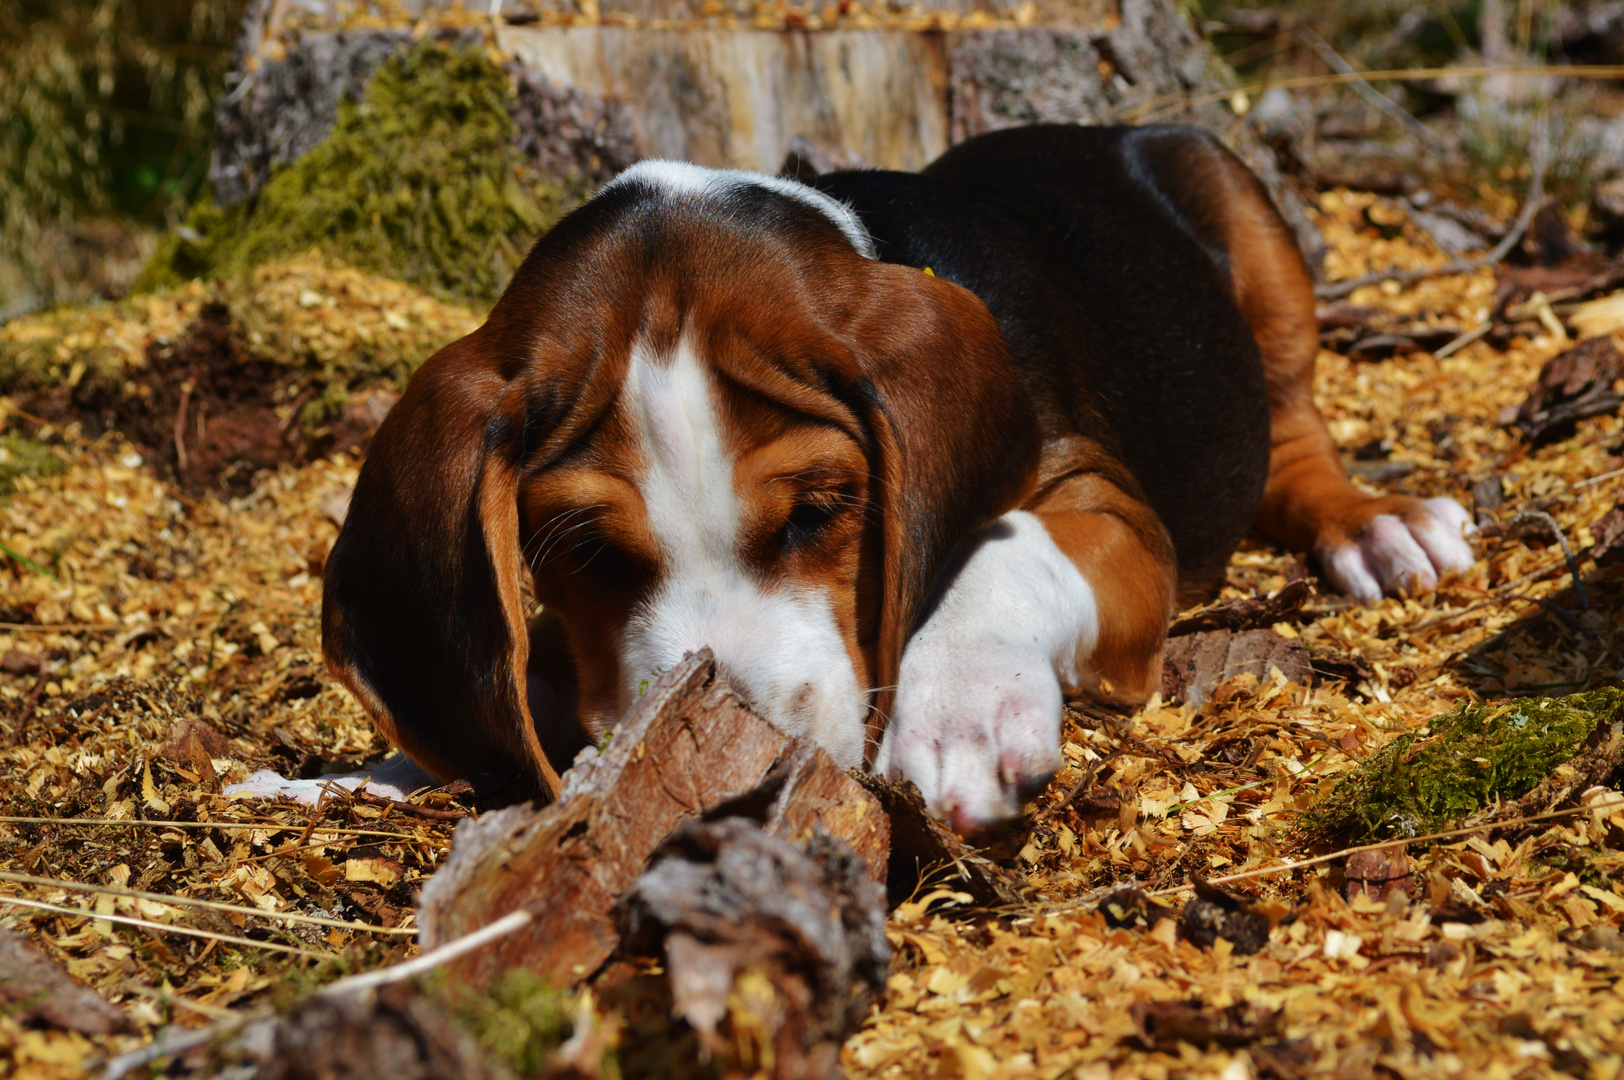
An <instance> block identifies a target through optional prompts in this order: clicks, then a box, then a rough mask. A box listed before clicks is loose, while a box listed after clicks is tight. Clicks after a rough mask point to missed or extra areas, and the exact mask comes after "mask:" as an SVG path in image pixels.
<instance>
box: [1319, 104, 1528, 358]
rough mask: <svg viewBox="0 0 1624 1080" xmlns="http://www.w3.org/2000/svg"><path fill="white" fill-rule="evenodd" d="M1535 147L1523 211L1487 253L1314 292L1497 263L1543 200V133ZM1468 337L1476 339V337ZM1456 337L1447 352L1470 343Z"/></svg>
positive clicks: (1391, 270)
mask: <svg viewBox="0 0 1624 1080" xmlns="http://www.w3.org/2000/svg"><path fill="white" fill-rule="evenodd" d="M1536 149H1537V152H1536V153H1535V155H1534V163H1533V169H1534V179H1533V182H1532V183H1531V184H1530V185H1529V187H1528V198H1527V199H1526V200H1524V201H1523V207H1522V211H1521V212H1520V213H1518V215H1517V220H1516V221H1514V222H1512V224H1511V228H1509V229H1507V230H1506V235H1505V236H1503V237H1501V239H1500V242H1499V243H1498V244H1496V245H1494V247H1492V248H1490V249H1489V251H1488V252H1487V253H1486V254H1483V255H1479V256H1478V257H1477V258H1475V259H1451V260H1449V261H1448V262H1446V263H1443V264H1441V265H1439V266H1426V267H1419V268H1416V269H1412V270H1405V269H1401V268H1399V267H1397V266H1390V267H1388V268H1387V269H1386V270H1378V271H1376V272H1375V273H1371V274H1365V275H1363V276H1361V277H1356V278H1349V279H1347V280H1346V281H1333V282H1330V283H1328V284H1325V285H1319V286H1316V287H1315V289H1314V295H1315V296H1316V297H1318V298H1319V299H1321V300H1340V299H1342V298H1343V297H1344V296H1347V295H1349V294H1350V293H1352V292H1353V291H1354V290H1356V289H1362V288H1364V287H1365V286H1366V285H1380V284H1381V283H1382V282H1384V281H1396V282H1398V283H1399V284H1400V285H1411V284H1414V283H1415V282H1417V281H1425V280H1426V279H1428V278H1434V277H1445V276H1447V275H1449V274H1470V273H1473V272H1475V271H1478V270H1482V269H1484V268H1485V267H1489V266H1496V265H1498V264H1499V263H1500V262H1501V261H1502V260H1504V259H1505V257H1506V256H1507V255H1509V254H1510V253H1511V249H1512V248H1514V247H1516V246H1517V243H1518V241H1520V240H1521V239H1522V237H1523V233H1525V232H1527V231H1528V226H1529V224H1530V223H1532V222H1533V220H1534V215H1535V214H1537V213H1539V208H1540V207H1541V206H1542V205H1543V204H1544V201H1545V158H1546V153H1547V151H1546V148H1545V138H1544V136H1543V133H1542V134H1541V136H1540V141H1539V143H1538V146H1537V148H1536ZM1477 329H1478V328H1476V327H1474V328H1473V330H1472V331H1468V333H1467V334H1463V335H1462V337H1463V338H1464V337H1467V336H1468V334H1471V333H1474V332H1476V330H1477ZM1482 332H1483V333H1484V334H1486V333H1488V330H1487V329H1486V328H1484V329H1483V331H1482ZM1478 336H1479V337H1481V336H1482V334H1478ZM1471 340H1475V338H1473V339H1471ZM1456 341H1460V345H1456V343H1455V342H1454V341H1452V342H1450V343H1449V344H1448V345H1445V346H1444V348H1445V349H1448V350H1449V352H1454V351H1455V349H1457V348H1460V347H1461V346H1464V345H1466V344H1468V343H1469V342H1467V341H1461V340H1460V339H1459V338H1457V339H1456ZM1444 355H1446V356H1447V355H1448V353H1447V352H1446V353H1445V354H1444Z"/></svg>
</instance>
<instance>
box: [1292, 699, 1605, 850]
mask: <svg viewBox="0 0 1624 1080" xmlns="http://www.w3.org/2000/svg"><path fill="white" fill-rule="evenodd" d="M1620 721H1624V690H1620V689H1605V690H1596V691H1593V692H1591V693H1588V694H1574V695H1572V696H1570V697H1557V698H1548V697H1541V698H1524V699H1520V700H1515V701H1502V702H1493V703H1488V704H1477V705H1462V706H1461V707H1459V708H1457V709H1455V710H1454V711H1453V712H1449V713H1446V714H1444V715H1443V716H1440V717H1439V718H1437V719H1436V720H1433V721H1432V722H1431V723H1430V724H1428V725H1427V726H1426V727H1423V728H1421V729H1419V730H1417V731H1413V732H1411V733H1409V734H1407V735H1401V736H1399V737H1398V738H1396V739H1394V740H1393V741H1392V742H1390V743H1388V744H1387V745H1386V746H1384V747H1382V748H1381V749H1380V750H1379V751H1377V752H1376V753H1375V754H1373V755H1371V757H1370V759H1369V760H1367V761H1366V762H1365V763H1364V764H1363V765H1361V766H1360V767H1359V768H1358V769H1356V770H1354V771H1353V772H1351V773H1348V774H1346V775H1345V776H1344V777H1342V778H1341V779H1339V780H1338V782H1337V784H1336V787H1335V788H1334V789H1333V791H1332V792H1331V794H1330V795H1329V796H1328V797H1327V798H1325V799H1324V800H1323V801H1322V802H1320V803H1319V804H1318V805H1316V806H1315V807H1313V808H1312V809H1310V810H1309V811H1308V812H1307V813H1306V814H1305V815H1304V818H1303V825H1304V826H1305V827H1306V828H1308V829H1310V830H1312V831H1315V832H1321V833H1324V834H1327V835H1335V836H1338V837H1347V838H1348V839H1350V840H1351V841H1353V842H1355V843H1363V842H1366V841H1371V840H1381V839H1390V838H1401V837H1407V836H1422V835H1425V834H1427V833H1432V832H1437V831H1440V830H1443V829H1447V828H1449V827H1450V826H1452V825H1454V824H1456V823H1458V822H1460V821H1463V820H1465V819H1466V818H1468V817H1470V816H1471V815H1473V814H1475V813H1478V812H1479V811H1482V810H1484V809H1486V808H1488V807H1490V806H1493V805H1495V804H1496V803H1499V802H1503V801H1506V800H1510V799H1517V798H1520V797H1522V796H1523V795H1526V794H1528V793H1529V792H1531V791H1533V790H1534V789H1535V788H1536V787H1538V786H1539V785H1540V784H1541V783H1542V782H1543V781H1545V780H1546V779H1547V778H1548V777H1550V776H1551V775H1552V773H1553V771H1554V770H1555V769H1556V768H1557V767H1558V766H1559V765H1561V764H1563V763H1564V762H1566V761H1568V760H1569V759H1571V758H1573V757H1574V756H1575V755H1576V754H1578V753H1579V751H1580V749H1581V748H1582V747H1583V746H1584V744H1585V742H1586V740H1587V739H1589V738H1590V735H1591V733H1592V732H1594V731H1595V730H1596V729H1597V728H1598V727H1602V726H1610V725H1612V724H1614V723H1618V722H1620Z"/></svg>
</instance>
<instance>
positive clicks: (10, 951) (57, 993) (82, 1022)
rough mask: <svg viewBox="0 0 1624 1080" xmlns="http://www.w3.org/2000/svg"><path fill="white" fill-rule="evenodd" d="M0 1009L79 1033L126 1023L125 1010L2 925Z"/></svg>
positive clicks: (117, 1027) (105, 1031)
mask: <svg viewBox="0 0 1624 1080" xmlns="http://www.w3.org/2000/svg"><path fill="white" fill-rule="evenodd" d="M0 1009H3V1010H4V1011H5V1012H6V1013H7V1014H8V1015H10V1016H14V1017H18V1018H20V1019H24V1020H32V1021H35V1022H38V1023H42V1024H46V1025H48V1026H50V1027H56V1028H67V1029H68V1030H70V1031H77V1032H79V1033H80V1034H83V1035H109V1034H111V1033H113V1032H115V1031H123V1030H125V1029H126V1028H127V1027H128V1026H129V1022H128V1021H127V1020H126V1019H125V1018H124V1013H123V1012H121V1011H120V1010H119V1009H117V1008H115V1007H114V1006H113V1005H112V1004H111V1003H109V1002H108V1001H107V1000H106V999H105V998H103V997H102V996H101V995H100V994H98V993H96V992H95V991H94V990H91V989H90V988H89V987H86V986H81V985H80V984H79V983H77V982H75V981H74V980H73V979H72V978H71V977H70V976H69V975H68V973H67V972H65V971H63V970H62V969H61V968H59V967H57V966H56V965H55V964H54V963H52V962H51V961H50V960H49V959H47V958H46V957H45V956H43V955H41V954H40V953H39V952H38V951H37V950H36V949H35V948H34V947H33V946H32V945H30V944H29V943H28V940H27V939H26V938H24V937H23V936H22V935H20V934H15V933H12V932H11V931H10V930H5V929H0Z"/></svg>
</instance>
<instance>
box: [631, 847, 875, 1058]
mask: <svg viewBox="0 0 1624 1080" xmlns="http://www.w3.org/2000/svg"><path fill="white" fill-rule="evenodd" d="M616 915H617V921H618V924H619V927H620V932H621V948H622V951H623V952H624V953H626V954H627V955H629V956H644V957H652V958H655V959H657V960H658V961H659V962H660V963H661V964H662V965H663V967H664V969H665V971H666V973H667V975H668V977H669V979H670V983H671V1003H672V1013H673V1015H676V1016H680V1017H681V1018H682V1019H683V1020H685V1021H686V1022H687V1023H688V1025H689V1026H690V1027H691V1028H692V1029H693V1031H694V1032H695V1034H696V1035H697V1036H698V1039H699V1044H700V1046H701V1048H702V1049H703V1051H704V1053H705V1054H706V1055H708V1056H709V1057H710V1058H711V1059H712V1060H714V1061H716V1062H718V1063H719V1064H721V1065H722V1066H723V1069H724V1071H726V1072H728V1073H729V1074H730V1075H733V1074H738V1075H744V1074H746V1073H753V1072H757V1070H758V1069H759V1070H762V1071H765V1072H766V1073H767V1075H770V1076H772V1077H774V1078H781V1080H814V1078H822V1077H835V1076H838V1075H840V1071H839V1064H838V1059H839V1055H840V1045H841V1043H843V1042H844V1041H845V1040H846V1038H847V1037H848V1036H850V1035H851V1034H852V1033H853V1032H855V1031H856V1030H857V1027H858V1025H859V1024H860V1023H861V1022H862V1019H863V1017H864V1016H865V1015H866V1014H867V1012H868V1009H869V1007H870V1006H871V1005H872V1004H873V1003H874V1002H876V1001H878V1000H879V999H880V998H881V997H882V996H883V994H884V991H885V977H886V970H887V968H888V966H889V964H890V960H891V946H890V943H889V942H888V941H887V940H886V937H885V895H884V893H883V891H882V890H881V889H880V886H879V885H877V884H876V883H875V882H874V881H872V880H870V879H869V878H868V877H867V876H866V875H865V873H864V868H863V864H862V862H861V860H859V859H856V858H854V857H853V855H852V853H851V849H850V848H848V847H847V846H846V845H845V844H844V843H842V842H841V841H839V840H836V839H833V838H831V837H828V836H825V835H821V834H820V835H818V836H815V837H813V839H812V840H811V842H810V843H809V844H808V847H807V850H805V851H802V850H801V849H800V848H798V847H796V846H795V845H794V844H791V843H789V842H787V841H785V840H783V839H780V838H779V837H776V836H773V835H770V834H769V833H767V832H765V831H763V830H762V829H761V828H760V827H758V826H757V825H756V824H755V823H754V822H751V821H748V820H746V819H743V818H724V819H722V820H720V821H715V822H710V823H706V824H694V823H690V824H689V825H686V826H684V827H683V828H682V829H680V830H679V831H678V832H677V834H676V836H674V837H673V838H672V839H671V841H670V842H669V843H668V844H667V845H666V846H665V848H664V849H663V850H662V852H661V853H660V854H659V856H657V858H656V860H655V862H654V864H653V866H652V867H651V868H650V869H649V871H648V872H647V873H645V874H644V875H643V876H642V877H640V878H638V879H637V882H636V884H634V885H633V886H632V888H631V890H630V891H629V892H628V893H627V894H626V895H625V896H624V897H623V898H622V900H621V902H620V904H619V905H618V907H617V910H616Z"/></svg>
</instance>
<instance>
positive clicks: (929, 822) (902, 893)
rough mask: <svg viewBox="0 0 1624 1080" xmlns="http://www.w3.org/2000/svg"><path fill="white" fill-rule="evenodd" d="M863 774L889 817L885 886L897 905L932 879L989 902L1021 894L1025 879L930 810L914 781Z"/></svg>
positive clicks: (865, 783)
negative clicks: (888, 848)
mask: <svg viewBox="0 0 1624 1080" xmlns="http://www.w3.org/2000/svg"><path fill="white" fill-rule="evenodd" d="M859 779H860V781H861V783H862V785H863V787H865V788H867V789H868V791H869V793H870V794H871V795H873V796H874V797H875V798H876V799H878V800H879V802H880V805H881V806H882V807H884V808H885V813H886V815H887V816H888V817H889V818H890V822H891V865H890V870H889V872H888V874H887V876H886V882H885V886H886V893H887V895H888V897H889V900H890V903H891V904H892V905H893V906H894V905H896V904H899V903H902V902H903V901H904V900H907V899H908V898H909V897H910V896H911V895H913V893H914V892H915V891H916V890H917V888H918V887H919V885H920V883H921V882H923V881H927V880H928V881H929V882H930V884H931V885H932V886H933V887H937V886H940V887H944V888H948V889H953V890H955V891H957V892H964V893H968V894H969V895H970V897H971V898H972V899H973V900H974V901H975V902H976V903H977V904H979V905H982V906H986V907H996V906H998V905H1000V904H1012V903H1014V902H1015V901H1016V900H1017V899H1019V896H1020V889H1019V885H1020V879H1019V878H1018V877H1017V876H1016V875H1015V874H1014V873H1012V872H1011V871H1009V870H1006V869H1004V868H1003V867H1002V866H999V865H998V864H997V863H995V862H992V861H991V860H989V859H988V858H986V857H985V856H984V855H982V854H981V853H980V852H978V851H976V850H975V849H974V848H972V847H970V845H968V844H966V843H965V842H964V840H963V839H962V838H961V837H960V836H959V835H958V834H957V833H955V832H954V831H953V830H952V829H950V828H948V827H947V824H946V823H945V822H943V821H942V820H941V819H940V818H937V817H934V816H932V815H931V814H930V813H929V812H927V811H926V810H925V800H924V799H923V797H921V796H920V794H919V789H918V788H917V787H915V786H914V784H913V781H911V780H904V781H902V782H901V783H900V784H893V783H888V782H886V781H884V780H881V779H879V778H878V777H875V776H867V775H865V776H862V777H860V778H859Z"/></svg>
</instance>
